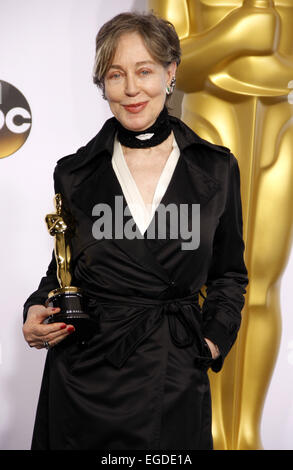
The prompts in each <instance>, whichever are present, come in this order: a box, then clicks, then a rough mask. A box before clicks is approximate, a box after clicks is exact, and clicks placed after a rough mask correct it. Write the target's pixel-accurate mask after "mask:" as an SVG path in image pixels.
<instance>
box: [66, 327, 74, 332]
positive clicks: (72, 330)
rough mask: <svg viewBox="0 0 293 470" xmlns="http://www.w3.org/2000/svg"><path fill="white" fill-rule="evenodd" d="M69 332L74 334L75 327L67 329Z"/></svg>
mask: <svg viewBox="0 0 293 470" xmlns="http://www.w3.org/2000/svg"><path fill="white" fill-rule="evenodd" d="M67 331H68V333H73V332H74V331H75V328H74V326H69V327H68V328H67Z"/></svg>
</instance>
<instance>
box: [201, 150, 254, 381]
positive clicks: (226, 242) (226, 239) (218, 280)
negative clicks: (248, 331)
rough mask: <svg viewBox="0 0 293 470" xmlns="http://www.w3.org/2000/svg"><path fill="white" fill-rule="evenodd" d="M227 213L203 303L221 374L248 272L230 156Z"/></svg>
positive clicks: (205, 326)
mask: <svg viewBox="0 0 293 470" xmlns="http://www.w3.org/2000/svg"><path fill="white" fill-rule="evenodd" d="M226 194H227V196H226V205H225V209H224V212H223V214H222V216H221V218H220V220H219V224H218V227H217V229H216V233H215V237H214V243H213V255H212V260H211V264H210V266H209V271H208V276H207V281H206V288H207V289H206V298H205V300H204V302H203V306H202V313H203V334H204V336H205V337H206V338H208V339H210V340H211V341H213V342H214V343H215V344H216V345H217V346H218V348H219V350H220V356H219V358H217V359H216V360H215V361H214V363H213V365H212V370H213V371H214V372H218V371H220V370H221V368H222V366H223V361H224V358H225V356H226V355H227V354H228V352H229V351H230V349H231V348H232V346H233V344H234V342H235V340H236V338H237V333H238V330H239V328H240V324H241V311H242V308H243V306H244V303H245V298H244V294H245V292H246V286H247V285H248V282H249V281H248V272H247V269H246V265H245V262H244V249H245V245H244V241H243V221H242V204H241V194H240V171H239V166H238V161H237V159H236V157H235V156H234V155H233V154H232V153H230V163H229V176H228V190H227V193H226Z"/></svg>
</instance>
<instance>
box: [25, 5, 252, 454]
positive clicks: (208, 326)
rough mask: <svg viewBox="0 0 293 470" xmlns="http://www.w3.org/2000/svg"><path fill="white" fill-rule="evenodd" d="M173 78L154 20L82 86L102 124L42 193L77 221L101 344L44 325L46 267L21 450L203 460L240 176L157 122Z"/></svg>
mask: <svg viewBox="0 0 293 470" xmlns="http://www.w3.org/2000/svg"><path fill="white" fill-rule="evenodd" d="M179 63H180V44H179V40H178V36H177V34H176V32H175V30H174V27H173V26H172V25H171V24H170V23H168V22H166V21H165V20H163V19H159V18H157V17H156V16H154V15H153V14H136V13H123V14H120V15H118V16H116V17H114V18H113V19H112V20H110V21H109V22H108V23H106V24H105V25H104V26H103V27H102V28H101V30H100V31H99V33H98V35H97V38H96V60H95V68H94V82H95V83H96V84H97V85H98V86H99V87H100V88H101V89H102V90H103V96H104V97H105V99H106V100H107V101H108V103H109V106H110V109H111V111H112V113H113V115H114V117H113V118H111V119H109V120H108V121H107V122H106V123H105V124H104V126H103V128H102V129H101V130H100V132H99V133H98V134H97V136H96V137H94V138H93V139H92V140H91V141H90V142H89V143H88V144H87V145H85V146H84V147H82V148H81V149H79V150H78V151H77V153H76V154H73V155H69V156H67V157H64V158H62V159H61V160H59V161H58V163H57V166H56V168H55V172H54V181H55V192H56V193H60V194H62V198H63V200H64V202H65V204H66V207H67V209H68V210H69V211H70V213H71V215H72V216H73V218H74V219H75V222H76V230H75V235H74V237H73V239H72V260H73V266H74V270H73V280H72V284H73V285H75V286H76V285H78V286H79V287H81V288H82V289H83V291H84V292H85V293H86V295H87V297H88V298H89V299H90V304H89V309H90V312H91V316H92V318H95V319H97V320H98V321H99V325H100V330H99V332H98V333H96V334H94V335H93V336H92V337H91V338H90V339H89V340H88V341H87V342H86V343H85V344H81V343H78V342H77V341H68V339H69V338H68V336H69V335H70V334H71V333H72V331H73V330H74V328H73V326H72V325H65V324H62V323H60V322H57V323H54V324H52V325H44V324H42V322H43V321H44V319H46V318H47V317H48V316H49V315H51V314H52V313H54V312H52V309H50V308H45V306H44V303H45V300H46V298H47V295H48V292H49V291H50V290H52V289H54V288H56V287H58V281H57V277H56V261H55V258H54V256H53V257H52V261H51V263H50V265H49V268H48V271H47V274H46V277H44V278H43V279H42V280H41V283H40V286H39V288H38V290H37V291H36V292H34V293H33V294H32V295H31V296H30V297H29V298H28V299H27V301H26V303H25V305H24V320H25V323H24V327H23V332H24V336H25V339H26V341H27V342H28V343H29V345H30V346H31V347H36V348H42V347H44V346H46V347H48V348H49V350H48V354H47V359H46V365H45V370H44V376H43V382H42V387H41V392H40V398H39V404H38V409H37V416H36V422H35V428H34V434H33V442H32V449H116V450H117V449H165V450H168V449H189V450H192V449H212V447H213V444H212V434H211V403H210V388H209V380H208V375H207V370H208V368H209V367H211V368H212V369H213V370H214V371H219V370H220V369H221V367H222V364H223V361H224V358H225V356H226V355H227V354H228V352H229V350H230V349H231V347H232V345H233V343H234V341H235V339H236V336H237V331H238V329H239V326H240V321H241V315H240V314H241V310H242V308H243V305H244V295H243V294H244V293H245V292H246V290H245V287H246V285H247V284H248V277H247V270H246V266H245V263H244V260H243V252H244V242H243V239H242V210H241V199H240V176H239V168H238V164H237V160H236V158H235V157H234V155H233V154H231V153H230V151H229V149H228V148H226V147H222V146H217V145H214V144H212V143H209V142H207V141H205V140H203V139H201V138H200V137H199V136H198V135H197V134H196V133H194V132H193V131H192V130H191V129H189V128H188V127H187V126H186V125H185V124H184V123H183V122H181V121H180V120H179V119H177V118H175V117H171V116H169V115H168V112H167V110H166V107H165V103H166V99H167V98H168V97H169V96H170V94H171V93H172V91H173V88H174V84H175V76H176V68H177V66H178V65H179ZM119 198H120V199H119ZM117 201H118V202H117ZM107 208H110V209H111V212H110V215H109V216H107V217H105V216H103V215H102V216H101V217H100V218H98V219H97V218H96V216H97V215H100V214H101V213H104V215H105V214H106V212H107ZM127 208H128V209H130V211H129V210H128V212H127ZM198 208H200V218H199V216H198ZM164 209H166V210H165V213H164ZM167 209H168V211H169V212H168V214H169V215H168V214H166V212H167ZM196 209H197V210H196ZM121 214H122V216H123V217H122V218H121ZM125 214H126V217H125ZM164 214H165V216H166V217H165V218H164V217H163V215H164ZM176 217H177V218H176ZM101 221H102V223H101ZM113 221H114V222H115V229H113V227H112V222H113ZM119 221H120V222H119ZM121 221H122V222H121ZM184 222H185V223H186V224H185V225H184ZM129 224H130V225H129ZM122 225H123V227H122ZM129 227H131V228H129ZM122 228H123V230H122ZM196 231H197V232H196ZM121 233H122V236H121ZM162 234H163V235H162ZM190 234H191V235H190ZM195 234H196V235H198V243H194V235H195ZM190 238H191V240H190V241H189V242H186V240H189V239H190ZM204 284H206V286H207V297H206V298H205V301H204V303H203V306H202V309H201V308H200V306H199V301H198V294H199V292H200V288H201V287H202V286H203V285H204ZM58 311H59V309H57V310H56V311H55V313H56V312H58ZM73 338H74V333H73V336H71V339H73Z"/></svg>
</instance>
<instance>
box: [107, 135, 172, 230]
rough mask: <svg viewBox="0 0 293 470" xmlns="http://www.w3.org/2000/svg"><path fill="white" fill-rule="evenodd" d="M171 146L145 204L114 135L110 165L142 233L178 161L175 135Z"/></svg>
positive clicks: (148, 223)
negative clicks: (150, 201) (151, 196)
mask: <svg viewBox="0 0 293 470" xmlns="http://www.w3.org/2000/svg"><path fill="white" fill-rule="evenodd" d="M172 147H173V148H172V152H171V153H170V155H169V157H168V159H167V161H166V163H165V166H164V168H163V171H162V173H161V176H160V178H159V181H158V183H157V186H156V190H155V193H154V197H153V200H152V203H151V204H145V203H144V200H143V198H142V196H141V194H140V192H139V189H138V187H137V185H136V182H135V180H134V178H133V176H132V174H131V172H130V170H129V167H128V165H127V163H126V160H125V157H124V155H123V151H122V147H121V144H120V142H119V141H118V139H117V136H115V141H114V150H113V156H112V166H113V169H114V171H115V173H116V176H117V179H118V181H119V183H120V186H121V188H122V191H123V194H124V197H125V199H126V202H127V205H128V207H129V210H130V212H131V215H132V217H133V220H134V222H135V223H136V225H137V227H138V229H139V231H140V233H141V234H142V235H143V234H144V232H145V231H146V230H147V228H148V226H149V225H150V223H151V221H152V218H153V216H154V213H155V211H156V209H157V207H158V205H159V204H160V202H161V200H162V197H163V196H164V194H165V192H166V189H167V187H168V185H169V183H170V180H171V178H172V175H173V172H174V170H175V167H176V164H177V162H178V159H179V156H180V150H179V147H178V144H177V142H176V140H175V137H174V139H173V144H172Z"/></svg>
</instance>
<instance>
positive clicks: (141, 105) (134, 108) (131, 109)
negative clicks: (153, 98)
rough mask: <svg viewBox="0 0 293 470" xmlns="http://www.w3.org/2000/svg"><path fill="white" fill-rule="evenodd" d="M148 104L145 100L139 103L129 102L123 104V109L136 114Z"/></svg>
mask: <svg viewBox="0 0 293 470" xmlns="http://www.w3.org/2000/svg"><path fill="white" fill-rule="evenodd" d="M147 104H148V102H147V101H143V102H141V103H135V104H130V105H123V107H124V109H126V111H129V112H130V113H133V114H136V113H139V112H140V111H142V110H143V109H144V108H145V107H146V105H147Z"/></svg>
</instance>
